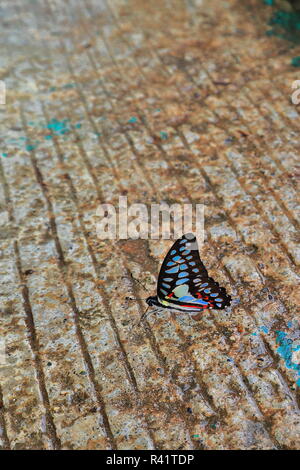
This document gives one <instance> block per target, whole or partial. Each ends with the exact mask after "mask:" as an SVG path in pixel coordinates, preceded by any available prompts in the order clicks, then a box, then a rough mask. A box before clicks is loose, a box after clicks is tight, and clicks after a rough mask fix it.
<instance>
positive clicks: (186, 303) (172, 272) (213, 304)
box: [146, 233, 231, 315]
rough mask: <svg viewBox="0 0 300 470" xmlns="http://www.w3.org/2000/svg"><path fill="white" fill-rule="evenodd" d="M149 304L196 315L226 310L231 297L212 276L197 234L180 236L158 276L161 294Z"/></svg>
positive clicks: (149, 300) (150, 299)
mask: <svg viewBox="0 0 300 470" xmlns="http://www.w3.org/2000/svg"><path fill="white" fill-rule="evenodd" d="M146 302H147V304H148V305H150V306H152V305H155V306H159V307H163V308H168V309H172V310H173V309H175V310H180V311H184V312H186V313H189V314H191V315H195V314H197V313H199V312H201V311H203V310H205V309H212V308H213V309H224V308H225V307H227V306H228V305H230V302H231V297H230V295H227V293H226V291H225V289H224V287H220V286H219V284H218V283H217V282H216V281H214V280H213V279H212V278H211V277H209V276H208V273H207V270H206V268H205V266H204V264H203V263H202V261H201V259H200V256H199V250H198V244H197V241H196V238H195V236H194V235H193V234H191V233H189V234H186V235H183V236H182V237H181V238H180V239H178V240H177V241H176V242H175V243H174V245H173V246H172V248H171V249H170V250H169V252H168V254H167V256H166V257H165V259H164V261H163V263H162V266H161V270H160V273H159V277H158V283H157V295H156V296H152V297H148V299H147V300H146Z"/></svg>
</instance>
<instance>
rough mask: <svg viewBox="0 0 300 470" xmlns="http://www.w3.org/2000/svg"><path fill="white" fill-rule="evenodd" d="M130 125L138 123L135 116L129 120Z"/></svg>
mask: <svg viewBox="0 0 300 470" xmlns="http://www.w3.org/2000/svg"><path fill="white" fill-rule="evenodd" d="M128 122H129V124H134V123H135V122H137V118H136V117H135V116H132V117H131V118H130V119H128Z"/></svg>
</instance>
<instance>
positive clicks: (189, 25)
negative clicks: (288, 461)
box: [0, 0, 300, 449]
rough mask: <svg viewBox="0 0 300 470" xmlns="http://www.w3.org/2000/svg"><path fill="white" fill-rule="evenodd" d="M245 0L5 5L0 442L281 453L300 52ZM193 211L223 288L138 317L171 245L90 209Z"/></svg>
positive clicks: (286, 412) (293, 444)
mask: <svg viewBox="0 0 300 470" xmlns="http://www.w3.org/2000/svg"><path fill="white" fill-rule="evenodd" d="M270 14H271V9H270V7H267V6H264V5H263V4H262V2H260V1H253V0H252V1H250V0H249V1H244V2H241V1H234V0H231V1H229V0H228V1H221V0H207V1H205V0H203V1H199V0H177V1H175V0H169V1H167V0H165V1H162V0H159V1H158V0H155V1H151V2H146V1H144V0H143V1H141V0H129V1H125V0H112V1H107V2H106V1H104V0H103V1H99V0H98V1H96V0H84V1H80V2H79V1H75V0H64V1H62V0H61V1H60V0H56V1H50V0H46V1H41V0H35V1H29V0H23V1H21V0H19V1H17V0H10V1H8V0H3V1H2V2H1V28H0V34H1V46H2V54H1V63H0V72H1V79H2V80H4V81H5V84H6V89H7V103H6V105H5V106H4V105H1V106H0V107H1V110H0V111H1V112H0V118H1V135H2V149H1V156H0V182H1V186H0V210H1V212H0V216H1V217H0V224H1V232H0V282H1V291H0V302H1V304H0V311H1V323H0V326H1V339H0V347H1V350H0V358H1V361H0V362H1V365H0V376H1V394H0V405H1V406H0V426H1V432H0V445H1V446H2V448H5V449H6V448H11V449H54V448H63V449H111V448H118V449H272V448H278V449H279V448H287V449H295V448H299V444H300V414H299V405H300V399H299V385H300V380H299V379H300V366H299V362H300V357H299V354H300V353H299V344H300V343H299V340H300V335H299V307H298V306H299V292H298V285H299V276H298V274H299V272H298V270H297V265H298V264H299V259H300V251H299V230H298V229H299V215H300V214H299V205H297V189H298V182H297V177H299V174H300V169H299V159H298V153H299V108H298V107H297V106H296V105H294V104H292V102H291V93H292V83H293V81H294V80H296V79H299V78H300V76H299V71H298V70H297V69H295V68H293V67H291V66H290V60H291V57H292V56H295V55H300V54H299V50H298V51H297V48H295V49H293V50H292V51H291V50H290V46H289V44H288V43H286V42H284V41H283V40H280V39H277V38H275V37H267V36H266V35H265V31H266V30H267V29H268V26H267V19H268V16H269V15H270ZM120 195H127V196H128V203H129V204H131V203H133V202H141V203H145V204H147V205H150V204H151V203H152V202H157V203H159V202H161V201H165V202H168V203H172V202H179V203H183V202H193V203H204V204H205V206H206V214H205V215H206V217H205V224H206V225H205V229H206V242H205V245H204V247H203V249H202V253H201V256H202V258H203V260H204V262H205V263H206V265H207V267H208V269H209V272H210V274H211V275H212V276H214V277H215V279H216V280H218V281H219V283H220V284H221V285H224V286H225V287H226V288H227V290H228V292H230V293H231V295H232V296H233V298H234V302H233V304H232V306H231V307H230V308H229V309H228V310H227V311H224V312H216V311H210V312H205V313H204V314H203V316H202V318H201V320H200V321H198V322H196V321H194V320H192V319H191V318H189V317H188V316H185V315H182V314H178V315H177V316H176V318H175V319H174V318H172V317H171V316H170V314H169V313H168V312H167V311H163V312H161V313H159V314H157V315H150V316H149V317H148V318H147V319H146V320H145V321H144V322H143V323H142V324H141V325H140V326H136V323H137V322H138V319H139V317H140V315H141V313H142V312H143V311H144V309H145V303H144V302H143V301H139V302H137V303H135V302H126V300H125V297H126V296H132V297H144V296H145V292H144V291H143V289H142V287H141V286H140V284H139V283H138V282H137V281H136V280H140V281H142V282H143V283H144V284H145V285H146V287H147V288H148V289H149V290H150V291H154V289H155V280H156V278H157V273H158V269H159V264H160V263H161V261H162V258H163V256H164V254H165V253H166V250H167V249H168V248H169V246H170V242H169V241H165V240H164V241H162V240H121V241H112V242H111V241H109V240H99V239H98V238H97V235H96V228H95V223H96V222H97V217H96V209H97V207H98V205H99V204H100V203H101V202H110V203H112V204H115V205H116V206H117V205H118V200H119V196H120Z"/></svg>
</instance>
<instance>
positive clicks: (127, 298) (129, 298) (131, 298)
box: [125, 297, 146, 300]
mask: <svg viewBox="0 0 300 470" xmlns="http://www.w3.org/2000/svg"><path fill="white" fill-rule="evenodd" d="M125 300H146V299H143V298H138V297H136V298H133V297H125Z"/></svg>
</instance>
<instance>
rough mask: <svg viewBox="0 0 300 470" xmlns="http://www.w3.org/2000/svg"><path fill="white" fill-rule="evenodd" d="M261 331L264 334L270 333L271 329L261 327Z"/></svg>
mask: <svg viewBox="0 0 300 470" xmlns="http://www.w3.org/2000/svg"><path fill="white" fill-rule="evenodd" d="M259 329H260V331H263V332H264V333H269V328H267V327H266V326H260V327H259Z"/></svg>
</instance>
